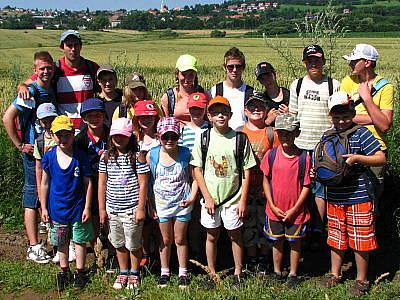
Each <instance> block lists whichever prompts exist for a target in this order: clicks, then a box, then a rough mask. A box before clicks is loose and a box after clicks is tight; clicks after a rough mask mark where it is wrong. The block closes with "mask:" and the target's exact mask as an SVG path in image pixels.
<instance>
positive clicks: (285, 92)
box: [264, 87, 290, 109]
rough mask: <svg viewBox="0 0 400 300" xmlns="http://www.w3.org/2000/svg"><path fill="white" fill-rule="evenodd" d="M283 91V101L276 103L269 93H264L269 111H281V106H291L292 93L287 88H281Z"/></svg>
mask: <svg viewBox="0 0 400 300" xmlns="http://www.w3.org/2000/svg"><path fill="white" fill-rule="evenodd" d="M280 89H281V90H282V100H281V101H274V100H273V99H271V97H270V96H269V95H268V93H267V91H265V92H264V95H265V98H266V99H267V108H268V109H272V108H275V109H279V105H281V104H285V105H287V106H288V105H289V100H290V92H289V90H288V89H287V88H284V87H280Z"/></svg>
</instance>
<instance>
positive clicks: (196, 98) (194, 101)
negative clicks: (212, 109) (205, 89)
mask: <svg viewBox="0 0 400 300" xmlns="http://www.w3.org/2000/svg"><path fill="white" fill-rule="evenodd" d="M207 103H208V100H207V96H206V95H205V94H204V93H193V94H190V96H189V100H188V104H187V107H188V108H191V107H200V108H205V107H206V106H207Z"/></svg>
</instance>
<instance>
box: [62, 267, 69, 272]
mask: <svg viewBox="0 0 400 300" xmlns="http://www.w3.org/2000/svg"><path fill="white" fill-rule="evenodd" d="M61 272H63V273H68V272H69V267H64V268H61Z"/></svg>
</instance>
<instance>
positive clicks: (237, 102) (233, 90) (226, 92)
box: [210, 47, 254, 130]
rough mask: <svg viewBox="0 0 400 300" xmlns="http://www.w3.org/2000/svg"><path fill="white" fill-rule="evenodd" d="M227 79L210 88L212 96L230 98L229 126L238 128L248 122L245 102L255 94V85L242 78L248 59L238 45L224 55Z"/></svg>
mask: <svg viewBox="0 0 400 300" xmlns="http://www.w3.org/2000/svg"><path fill="white" fill-rule="evenodd" d="M223 67H224V71H225V73H226V77H225V80H224V81H223V82H219V83H217V84H216V85H214V86H213V87H212V88H211V89H210V93H211V97H215V96H223V97H224V98H226V99H228V100H229V104H230V106H231V108H232V118H230V120H229V127H231V128H232V129H234V130H236V129H237V128H238V127H241V126H243V125H244V123H245V122H246V117H245V115H244V103H245V101H246V100H247V99H248V98H249V96H250V95H252V94H253V90H254V89H253V87H251V86H249V85H247V84H246V83H245V82H244V81H243V80H242V74H243V71H244V69H245V67H246V59H245V56H244V54H243V52H242V51H240V50H239V49H238V48H236V47H232V48H231V49H229V50H228V51H227V52H226V53H225V55H224V65H223Z"/></svg>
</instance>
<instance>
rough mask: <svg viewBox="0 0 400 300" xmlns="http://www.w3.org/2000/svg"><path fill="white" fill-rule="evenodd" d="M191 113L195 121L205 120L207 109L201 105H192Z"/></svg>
mask: <svg viewBox="0 0 400 300" xmlns="http://www.w3.org/2000/svg"><path fill="white" fill-rule="evenodd" d="M189 114H190V118H191V119H192V120H193V121H198V120H204V115H205V114H206V109H205V108H201V107H190V108H189Z"/></svg>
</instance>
